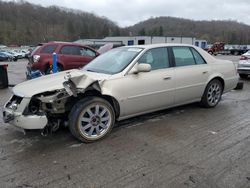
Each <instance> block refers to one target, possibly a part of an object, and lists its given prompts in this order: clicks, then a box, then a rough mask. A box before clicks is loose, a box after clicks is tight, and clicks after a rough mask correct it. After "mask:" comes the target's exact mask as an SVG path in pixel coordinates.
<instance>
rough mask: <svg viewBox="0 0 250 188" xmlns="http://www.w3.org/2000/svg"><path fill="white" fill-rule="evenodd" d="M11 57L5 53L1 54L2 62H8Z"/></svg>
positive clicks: (0, 59)
mask: <svg viewBox="0 0 250 188" xmlns="http://www.w3.org/2000/svg"><path fill="white" fill-rule="evenodd" d="M8 60H9V57H8V55H6V54H5V53H3V52H0V61H8Z"/></svg>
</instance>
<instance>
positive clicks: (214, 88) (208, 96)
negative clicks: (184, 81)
mask: <svg viewBox="0 0 250 188" xmlns="http://www.w3.org/2000/svg"><path fill="white" fill-rule="evenodd" d="M222 91H223V88H222V83H221V82H220V81H219V80H217V79H214V80H212V81H210V82H209V83H208V84H207V87H206V89H205V91H204V93H203V96H202V98H201V104H202V106H204V107H206V108H213V107H215V106H216V105H217V104H218V103H219V102H220V100H221V95H222Z"/></svg>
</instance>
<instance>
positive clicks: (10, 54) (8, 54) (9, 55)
mask: <svg viewBox="0 0 250 188" xmlns="http://www.w3.org/2000/svg"><path fill="white" fill-rule="evenodd" d="M0 52H1V53H3V54H5V55H6V56H8V59H9V60H10V61H17V59H18V57H17V56H16V55H15V54H13V53H11V52H8V51H0Z"/></svg>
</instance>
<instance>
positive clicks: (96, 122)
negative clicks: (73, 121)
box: [78, 103, 112, 140]
mask: <svg viewBox="0 0 250 188" xmlns="http://www.w3.org/2000/svg"><path fill="white" fill-rule="evenodd" d="M111 113H112V112H111V111H110V109H108V108H107V107H106V106H104V105H102V104H99V103H95V104H91V105H89V106H87V107H86V108H84V110H83V111H82V113H81V114H80V116H79V120H78V125H79V127H78V128H79V131H80V134H82V136H83V137H85V138H87V139H90V140H92V139H98V138H100V137H102V136H103V135H105V134H106V132H107V131H108V130H109V128H110V126H111V125H112V119H111V118H112V115H111Z"/></svg>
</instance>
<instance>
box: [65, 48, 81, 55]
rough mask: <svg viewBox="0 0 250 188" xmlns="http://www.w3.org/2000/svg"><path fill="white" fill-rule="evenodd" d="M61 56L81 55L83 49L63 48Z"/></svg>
mask: <svg viewBox="0 0 250 188" xmlns="http://www.w3.org/2000/svg"><path fill="white" fill-rule="evenodd" d="M60 54H64V55H81V49H80V47H79V46H63V47H62V49H61V50H60Z"/></svg>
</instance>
